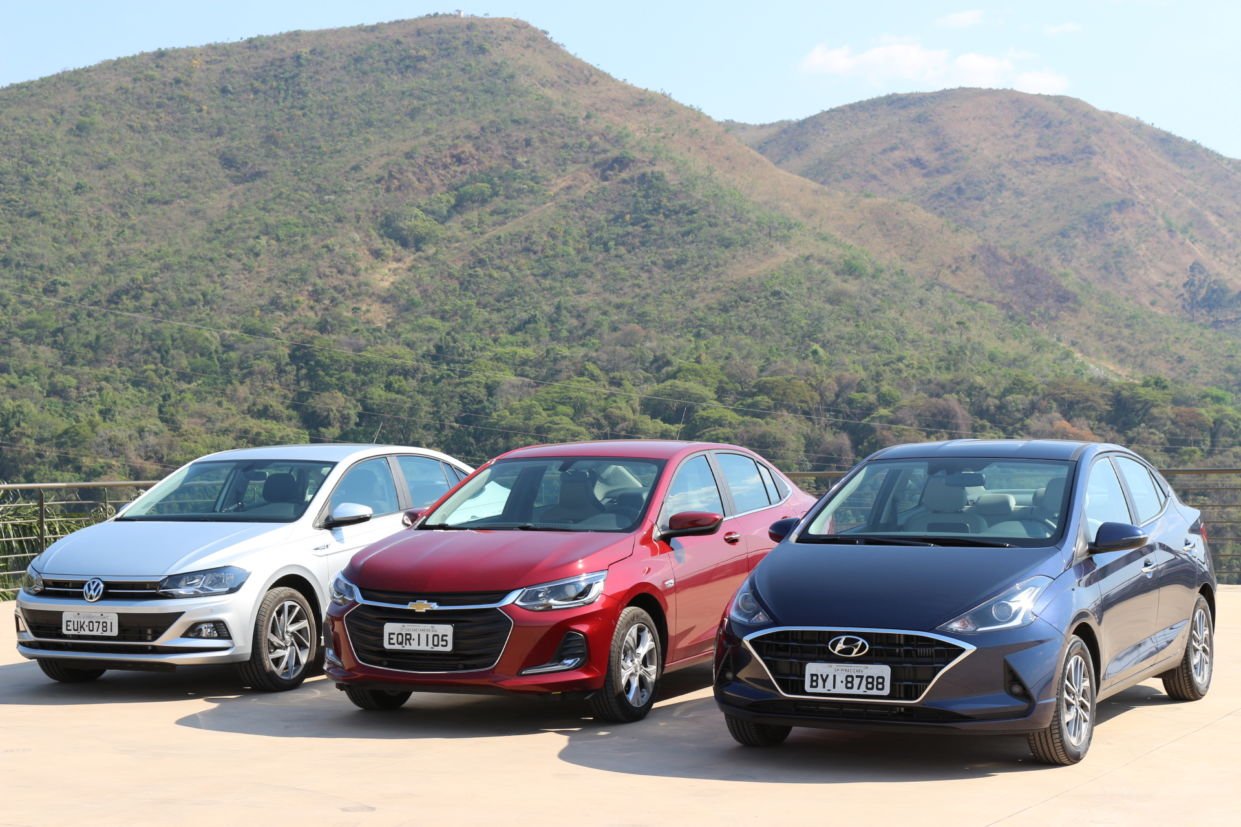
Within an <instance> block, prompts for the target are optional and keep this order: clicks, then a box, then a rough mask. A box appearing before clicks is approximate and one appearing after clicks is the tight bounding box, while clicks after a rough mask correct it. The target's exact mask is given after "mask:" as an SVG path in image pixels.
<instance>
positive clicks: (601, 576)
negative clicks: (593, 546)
mask: <svg viewBox="0 0 1241 827" xmlns="http://www.w3.org/2000/svg"><path fill="white" fill-rule="evenodd" d="M607 579H608V573H607V572H606V571H596V572H594V573H592V574H583V575H579V576H578V577H567V578H565V579H564V580H553V581H552V582H551V583H540V584H539V585H537V586H529V587H527V588H525V589H522V590H521V594H519V595H517V600H516V601H514V602H515V603H516V604H517V605H518V606H521V607H522V608H523V609H529V610H530V611H532V612H546V611H549V610H551V609H576V608H577V607H578V606H585V605H587V604H589V603H594V602H595V601H596V600H598V599H599V595H601V594H603V582H604V581H605V580H607Z"/></svg>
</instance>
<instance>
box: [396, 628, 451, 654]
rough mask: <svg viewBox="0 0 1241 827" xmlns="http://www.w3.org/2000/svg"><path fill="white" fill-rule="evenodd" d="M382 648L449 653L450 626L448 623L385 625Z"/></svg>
mask: <svg viewBox="0 0 1241 827" xmlns="http://www.w3.org/2000/svg"><path fill="white" fill-rule="evenodd" d="M384 648H385V649H407V650H412V651H415V652H451V651H452V626H451V624H448V623H385V624H384Z"/></svg>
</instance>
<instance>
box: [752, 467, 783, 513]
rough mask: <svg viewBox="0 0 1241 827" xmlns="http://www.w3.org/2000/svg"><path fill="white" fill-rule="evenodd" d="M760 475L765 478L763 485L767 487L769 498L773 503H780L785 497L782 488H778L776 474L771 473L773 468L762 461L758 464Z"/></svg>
mask: <svg viewBox="0 0 1241 827" xmlns="http://www.w3.org/2000/svg"><path fill="white" fill-rule="evenodd" d="M758 475H759V476H760V477H762V478H763V486H764V487H765V488H766V489H767V499H768V500H770V501H771V502H773V503H778V502H780V500H782V499H784V496H783V495H782V494H781V493H780V489H779V488H776V479H775V476H774V475H773V474H772V473H771V469H770V468H768V467H767V466H766V465H763V464H762V463H761V462H760V463H759V464H758Z"/></svg>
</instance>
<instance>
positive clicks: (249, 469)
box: [117, 459, 333, 523]
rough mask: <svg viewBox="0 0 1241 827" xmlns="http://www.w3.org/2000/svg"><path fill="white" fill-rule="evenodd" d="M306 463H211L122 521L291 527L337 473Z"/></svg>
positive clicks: (189, 470) (163, 485)
mask: <svg viewBox="0 0 1241 827" xmlns="http://www.w3.org/2000/svg"><path fill="white" fill-rule="evenodd" d="M332 465H333V463H330V462H312V461H306V460H266V459H246V460H206V461H199V462H195V463H193V464H191V465H188V466H186V467H185V468H182V469H181V470H179V471H177V472H176V473H175V474H172V475H171V476H169V477H168V478H167V479H165V480H163V481H162V482H160V483H159V484H158V485H156V486H155V487H154V488H152V489H151V490H150V491H148V492H147V493H146V494H144V495H142V497H140V498H138V500H136V501H135V502H134V503H133V505H131V506H130V507H129V508H128V509H126V510H125V512H124V514H123V515H122V516H120V517H118V518H117V519H119V520H122V521H128V520H181V521H194V522H263V523H287V522H292V521H293V520H296V519H297V518H298V517H300V516H301V515H302V513H303V512H305V510H306V506H307V505H308V504H309V503H310V500H311V499H312V498H313V497H314V495H315V492H316V491H318V490H319V486H320V485H322V483H323V480H324V479H325V478H326V477H327V475H328V473H329V472H330V471H331V470H332Z"/></svg>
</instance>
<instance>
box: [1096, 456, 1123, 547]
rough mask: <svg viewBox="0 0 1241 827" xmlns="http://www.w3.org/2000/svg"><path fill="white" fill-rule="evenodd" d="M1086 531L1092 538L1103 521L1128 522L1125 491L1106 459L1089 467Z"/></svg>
mask: <svg viewBox="0 0 1241 827" xmlns="http://www.w3.org/2000/svg"><path fill="white" fill-rule="evenodd" d="M1084 513H1085V516H1086V532H1087V534H1088V535H1089V537H1090V539H1091V540H1093V539H1094V536H1095V533H1096V532H1098V530H1099V526H1101V525H1103V524H1104V523H1130V522H1133V518H1132V517H1131V516H1129V506H1128V505H1126V504H1125V493H1124V491H1123V490H1122V489H1121V487H1120V480H1119V479H1117V478H1116V471H1115V470H1114V469H1113V468H1112V463H1110V462H1108V461H1107V460H1100V461H1099V462H1096V463H1095V464H1094V466H1093V467H1091V469H1090V479H1089V480H1088V481H1087V482H1086V504H1085V507H1084Z"/></svg>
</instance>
